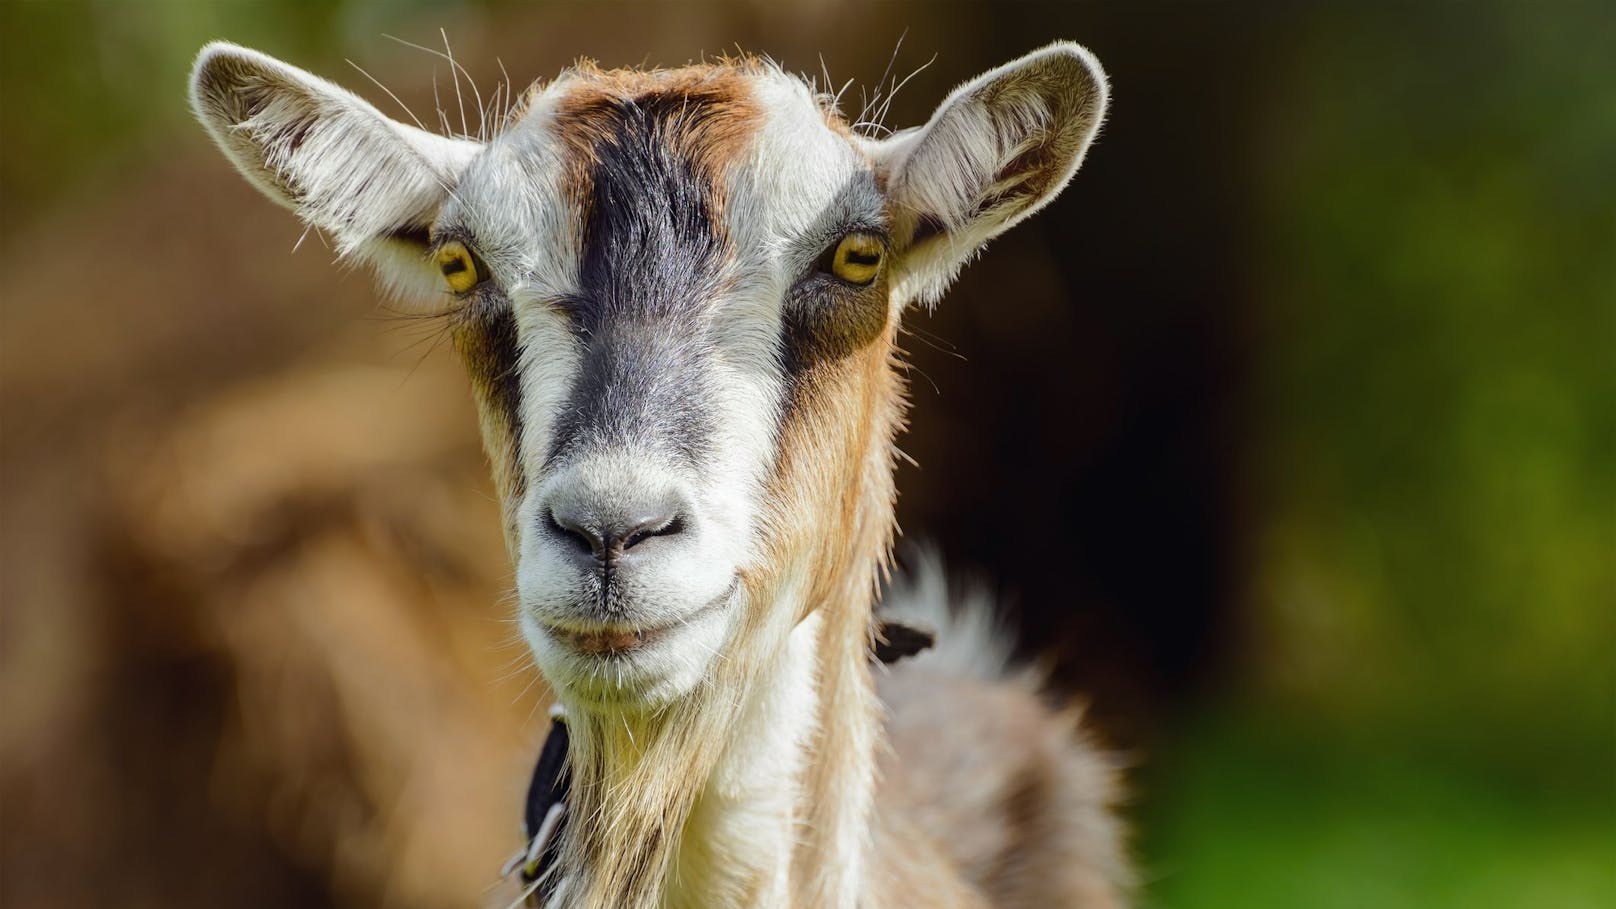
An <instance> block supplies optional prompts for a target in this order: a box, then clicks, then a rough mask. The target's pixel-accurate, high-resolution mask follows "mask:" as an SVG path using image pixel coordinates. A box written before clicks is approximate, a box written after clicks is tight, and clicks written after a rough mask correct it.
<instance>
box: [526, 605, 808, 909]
mask: <svg viewBox="0 0 1616 909" xmlns="http://www.w3.org/2000/svg"><path fill="white" fill-rule="evenodd" d="M746 586H747V589H748V593H749V594H750V596H749V597H748V599H749V602H748V603H747V604H746V605H745V607H744V609H743V616H744V618H743V619H742V621H741V622H740V623H739V626H738V627H737V629H736V632H735V633H734V634H733V635H732V636H731V639H730V640H729V642H728V643H727V644H726V645H725V647H724V649H723V651H722V652H721V655H720V658H719V659H717V660H715V661H714V663H713V669H712V671H711V673H710V674H709V676H708V677H707V678H706V679H704V680H703V681H702V683H701V684H700V685H698V686H697V687H696V688H695V689H694V690H692V691H691V692H690V693H689V694H687V695H685V696H684V697H681V698H679V699H678V700H676V701H674V702H672V703H670V704H667V705H663V706H661V707H659V708H657V709H655V710H647V711H643V712H624V711H620V710H600V709H593V710H591V709H583V710H573V709H569V711H568V717H567V727H568V733H569V737H570V741H571V751H570V754H569V759H570V762H571V772H572V783H571V790H570V793H569V800H570V804H569V805H568V815H569V818H570V820H569V822H568V825H567V834H566V839H565V842H564V844H563V847H562V852H561V858H560V861H559V862H558V863H557V866H556V869H555V871H556V875H557V878H556V880H557V889H556V893H555V899H554V900H553V901H552V904H553V905H558V906H579V907H586V909H607V907H612V909H659V907H662V906H663V905H665V902H664V901H665V896H666V890H667V884H668V881H669V880H670V879H671V876H672V874H673V872H674V869H675V863H676V862H677V861H678V860H679V848H680V845H681V840H682V838H683V833H684V830H685V827H686V824H687V823H688V822H689V820H690V817H691V813H692V810H693V809H694V807H695V805H696V802H697V800H698V799H699V797H700V796H701V793H702V791H703V789H704V788H705V787H706V785H707V783H708V782H709V780H710V779H711V778H712V776H713V773H714V771H715V769H716V768H717V766H718V764H719V762H720V761H721V760H722V759H723V757H724V752H725V748H726V746H727V745H728V743H729V742H730V741H731V740H732V734H733V731H734V730H735V728H736V725H737V723H738V722H739V720H740V717H741V714H742V712H743V711H744V710H745V709H746V705H747V700H748V698H749V697H750V696H751V695H752V693H754V692H755V691H756V690H757V685H758V681H759V678H760V676H761V675H762V673H763V671H764V669H765V667H766V666H767V665H768V662H769V660H768V655H771V654H777V653H778V652H779V651H780V648H782V647H783V646H784V645H785V640H786V637H787V636H788V635H789V633H790V631H791V623H790V622H788V621H782V618H785V617H782V616H770V615H768V612H769V610H767V609H766V608H764V607H763V606H762V604H766V603H768V602H769V600H768V599H763V598H759V596H758V594H759V591H758V590H757V588H756V587H755V586H754V585H753V584H750V583H749V584H747V585H746Z"/></svg>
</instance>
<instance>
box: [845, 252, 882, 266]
mask: <svg viewBox="0 0 1616 909" xmlns="http://www.w3.org/2000/svg"><path fill="white" fill-rule="evenodd" d="M880 261H881V254H880V253H876V252H870V253H861V252H855V251H854V250H851V249H850V250H848V251H847V262H848V264H850V265H874V264H876V263H877V262H880Z"/></svg>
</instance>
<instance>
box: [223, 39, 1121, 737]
mask: <svg viewBox="0 0 1616 909" xmlns="http://www.w3.org/2000/svg"><path fill="white" fill-rule="evenodd" d="M192 101H193V106H194V107H195V109H196V111H197V114H198V116H199V117H200V118H201V120H202V121H203V123H204V125H205V126H206V127H207V128H208V129H209V131H210V132H211V133H212V135H213V137H214V139H215V141H216V142H217V143H218V144H219V146H220V147H221V148H222V149H223V150H224V151H225V153H226V154H227V155H228V156H229V157H230V158H231V160H232V161H233V162H234V163H235V164H236V165H237V167H238V168H240V169H241V170H242V172H243V173H244V174H245V175H246V176H247V177H248V178H249V179H250V180H252V182H254V183H255V184H256V185H258V186H259V188H260V189H263V190H264V191H265V192H266V193H268V194H269V195H270V196H271V197H273V198H275V199H277V200H279V201H281V202H283V203H285V204H287V205H289V206H291V207H293V208H294V209H296V210H297V211H298V212H299V213H300V214H301V215H302V216H303V217H304V218H305V219H306V220H307V221H309V222H310V223H311V224H312V225H314V226H315V227H317V228H320V229H322V230H324V231H326V232H327V233H329V234H330V235H331V236H332V237H333V238H334V239H335V241H336V243H337V245H338V248H339V249H340V250H342V251H343V252H344V253H345V254H350V255H354V256H357V257H362V258H366V259H368V260H370V261H371V262H372V263H374V264H375V265H376V266H377V267H378V270H379V271H380V272H381V274H382V275H383V277H384V279H385V280H386V281H387V283H389V284H390V285H391V286H392V287H393V288H394V289H395V290H397V291H398V292H400V293H402V294H403V295H406V296H414V297H421V298H424V299H427V300H432V301H435V302H434V304H433V305H438V306H441V307H442V308H444V310H445V311H446V313H447V316H446V317H447V318H449V319H452V320H453V324H454V332H453V333H454V337H455V340H456V345H457V347H458V349H459V351H460V353H461V354H462V356H463V358H464V360H465V362H466V365H467V367H468V369H469V371H470V373H471V375H472V378H473V383H474V385H475V388H476V392H477V398H478V403H479V409H480V414H481V420H482V428H483V434H484V439H485V442H486V445H487V448H488V451H489V455H490V459H491V460H492V462H493V467H494V473H495V479H496V484H497V486H498V487H499V491H500V495H501V498H502V505H503V507H504V512H505V518H506V534H507V540H508V541H509V543H510V547H511V550H512V552H513V554H514V556H515V558H516V563H517V587H518V592H519V595H520V597H519V599H520V620H521V626H522V629H523V631H524V633H525V635H526V637H527V639H528V641H529V643H530V644H531V645H532V647H533V649H534V651H535V653H536V655H537V657H538V660H539V663H540V666H541V668H542V669H543V670H544V672H545V674H546V676H547V677H548V678H549V680H550V681H551V682H552V684H554V685H556V687H557V688H558V689H559V690H560V691H561V693H562V694H563V695H564V696H568V697H569V698H570V699H571V700H573V701H574V702H575V703H580V704H617V705H638V706H646V707H655V706H658V705H662V704H665V703H667V702H669V701H671V700H673V699H677V698H680V697H682V696H685V695H687V694H688V693H689V692H691V691H692V689H694V688H696V687H697V686H699V685H700V684H701V683H702V681H703V680H704V679H705V678H707V677H708V676H709V675H710V673H711V670H712V667H713V664H714V661H715V660H717V659H719V658H720V655H721V654H724V653H725V652H726V651H729V650H732V649H733V648H734V646H735V643H734V642H735V641H736V640H737V637H738V635H740V630H741V629H743V628H751V629H756V628H759V627H774V628H777V629H778V628H789V627H791V626H792V625H794V624H795V623H796V622H797V621H799V620H800V619H801V618H802V617H803V616H804V615H805V614H807V613H808V612H811V611H812V609H814V608H816V607H817V605H818V604H815V603H812V602H798V603H796V604H795V605H792V606H790V607H781V606H779V605H778V604H779V602H780V601H781V597H780V596H779V589H780V588H781V587H782V586H786V585H789V584H790V583H791V582H790V580H789V579H790V578H793V577H799V578H800V577H801V576H803V575H804V574H806V573H811V570H812V569H811V566H812V565H813V564H814V560H816V559H824V558H826V557H827V556H828V555H832V554H833V545H834V543H833V541H835V540H836V539H839V538H840V539H847V538H857V539H860V540H866V539H868V540H876V541H881V542H884V539H885V535H886V533H887V531H888V528H886V527H881V528H877V529H875V530H874V531H871V530H870V529H869V528H865V532H863V533H855V532H854V528H852V527H849V526H848V524H849V523H857V522H860V521H864V520H865V516H864V515H863V514H862V513H859V512H857V510H856V509H855V508H854V507H853V506H852V505H850V504H849V503H852V502H855V501H857V500H860V499H861V498H868V497H869V496H871V495H872V494H873V495H875V496H877V497H884V498H887V499H888V500H889V498H890V466H889V462H888V457H889V443H890V437H891V432H892V430H893V428H894V427H895V425H896V423H897V422H898V413H899V410H900V406H901V405H900V399H901V386H900V383H899V382H898V380H897V378H896V376H895V375H894V372H893V369H892V358H893V349H892V338H893V334H894V330H895V325H896V322H897V318H898V316H899V314H900V313H901V311H902V309H903V308H904V307H905V306H906V305H907V304H909V303H910V302H912V301H915V300H921V299H924V300H931V299H935V297H936V296H937V295H938V294H939V293H940V292H941V291H942V289H943V288H944V287H945V286H946V285H947V283H948V282H949V281H950V280H951V279H952V277H953V275H954V273H955V272H956V271H957V270H958V268H959V267H960V265H961V264H962V263H963V262H964V261H965V260H966V259H967V258H968V257H969V256H971V255H973V254H974V253H975V252H976V251H977V250H978V249H979V248H980V247H981V246H982V244H984V243H985V242H986V241H987V240H989V239H991V238H992V237H993V236H995V235H997V234H998V233H999V232H1001V231H1003V230H1004V229H1006V228H1007V227H1009V226H1010V225H1011V224H1013V223H1014V222H1016V221H1018V220H1019V219H1021V218H1023V217H1025V216H1027V215H1028V214H1030V213H1031V212H1032V211H1034V210H1036V209H1037V208H1038V207H1040V206H1042V205H1043V204H1044V203H1046V202H1047V201H1048V200H1049V199H1050V198H1052V197H1053V196H1054V195H1055V194H1056V193H1057V192H1058V191H1059V190H1060V188H1061V187H1062V186H1064V185H1065V183H1066V181H1067V180H1068V179H1069V178H1070V177H1071V175H1072V173H1073V172H1074V171H1075V170H1076V168H1077V165H1078V163H1079V161H1080V160H1081V158H1082V155H1083V152H1084V150H1085V148H1086V146H1087V144H1088V143H1089V141H1090V140H1091V139H1092V137H1093V135H1094V133H1095V131H1096V130H1097V129H1098V126H1099V123H1100V119H1101V116H1102V114H1103V109H1104V104H1105V82H1104V77H1103V76H1102V75H1101V73H1100V70H1099V68H1098V65H1097V64H1096V63H1095V62H1094V60H1093V58H1092V57H1091V56H1089V55H1088V53H1087V52H1086V51H1084V50H1082V49H1081V48H1079V47H1077V46H1076V45H1071V44H1059V45H1054V46H1051V47H1049V48H1045V49H1044V50H1042V51H1038V52H1036V53H1034V54H1031V55H1029V56H1027V57H1024V58H1022V59H1021V60H1018V61H1016V62H1014V63H1012V64H1009V65H1007V66H1005V67H1001V68H999V69H997V70H994V71H992V72H990V73H988V74H986V75H984V76H982V77H980V78H978V79H977V80H974V81H972V82H970V83H967V84H966V85H964V86H962V87H961V88H960V89H959V90H957V91H956V92H955V93H954V94H953V95H951V96H950V97H949V98H948V99H947V100H946V101H945V102H944V104H943V105H942V107H941V108H940V109H939V110H938V112H937V114H936V115H935V116H934V117H933V118H932V120H931V121H930V122H929V123H928V124H927V125H925V126H924V127H921V128H919V129H916V130H910V131H907V132H904V133H898V134H895V135H892V136H890V137H888V138H885V139H882V140H879V141H877V140H871V139H867V138H864V137H861V136H859V135H857V134H855V133H854V132H853V131H852V130H851V129H849V128H848V126H847V124H846V123H845V121H843V120H842V119H841V118H840V116H839V115H838V114H837V113H836V112H835V111H834V105H833V104H832V103H831V102H830V100H829V99H827V98H825V97H824V96H819V95H815V94H814V93H813V91H811V89H810V88H809V86H808V85H806V84H805V83H804V82H802V81H801V80H799V79H797V78H796V77H793V76H790V75H787V74H786V73H784V72H782V71H781V70H780V69H778V68H777V67H775V66H773V65H772V64H768V63H764V62H759V61H752V60H743V61H735V62H725V63H721V64H709V65H701V66H694V67H687V68H684V69H677V70H659V71H651V72H638V71H600V70H596V69H594V68H592V67H587V66H584V67H579V68H577V69H574V70H571V71H569V72H568V73H566V74H564V75H563V76H562V78H560V79H559V80H557V81H556V82H554V83H551V84H550V85H549V86H547V87H544V88H536V89H534V90H532V91H531V92H530V93H529V95H528V97H527V99H526V101H525V103H524V104H523V105H522V106H521V108H520V109H519V110H517V111H515V112H513V113H512V114H511V115H509V116H508V117H507V120H506V123H505V124H504V125H503V127H502V128H501V129H500V130H499V131H498V132H497V134H496V135H494V136H492V137H491V138H489V139H487V141H473V140H471V139H469V138H446V137H442V136H437V135H433V134H430V133H426V132H424V131H421V130H418V129H415V128H412V127H408V126H405V125H403V124H399V123H397V122H394V121H391V120H388V119H387V118H385V117H383V116H382V115H381V114H380V113H378V112H377V111H376V110H375V109H374V108H372V107H371V106H370V105H368V104H366V103H365V102H363V101H361V100H359V99H358V98H356V97H354V96H353V95H351V94H349V93H347V92H345V91H343V90H342V89H340V88H337V87H336V86H334V85H331V84H330V83H327V82H324V81H323V80H320V79H318V78H316V77H313V76H311V75H309V74H307V73H304V72H302V71H301V70H297V69H295V68H293V67H290V66H287V65H286V64H283V63H280V62H278V61H275V60H273V59H271V58H268V57H264V56H263V55H261V54H257V53H255V52H252V51H248V50H245V49H242V48H237V47H233V46H230V45H210V47H209V48H207V49H206V50H204V52H203V55H202V57H201V58H200V59H199V61H198V63H197V68H196V71H195V73H194V75H193V83H192ZM888 504H889V502H888ZM882 520H886V521H889V520H890V515H889V514H887V515H885V516H884V517H883V518H882ZM872 534H873V535H872ZM770 609H773V610H774V612H775V613H779V614H761V612H760V611H767V610H770ZM773 639H774V640H779V636H778V635H776V636H774V638H773Z"/></svg>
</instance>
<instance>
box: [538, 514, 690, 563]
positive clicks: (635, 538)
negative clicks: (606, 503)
mask: <svg viewBox="0 0 1616 909" xmlns="http://www.w3.org/2000/svg"><path fill="white" fill-rule="evenodd" d="M548 517H549V522H550V529H551V530H553V531H555V532H556V533H558V534H559V535H560V536H561V537H562V539H564V540H565V541H567V542H569V543H571V544H572V549H573V551H574V552H576V553H577V554H578V555H579V556H587V557H590V558H592V559H593V560H594V561H595V562H597V563H599V564H601V565H610V564H612V563H613V562H616V561H617V560H619V559H621V558H623V556H624V555H625V554H626V553H627V552H628V551H629V550H631V549H633V548H635V547H636V546H639V545H640V544H641V543H644V542H645V541H646V540H649V539H651V538H653V537H671V536H676V535H678V534H681V533H683V532H684V530H685V521H684V518H683V517H682V516H681V515H680V514H679V510H678V509H677V508H674V507H653V508H637V509H623V510H619V511H615V512H603V511H600V510H596V509H591V508H587V507H584V506H582V505H580V504H578V503H568V504H561V503H557V504H555V505H552V506H551V507H550V508H549V513H548Z"/></svg>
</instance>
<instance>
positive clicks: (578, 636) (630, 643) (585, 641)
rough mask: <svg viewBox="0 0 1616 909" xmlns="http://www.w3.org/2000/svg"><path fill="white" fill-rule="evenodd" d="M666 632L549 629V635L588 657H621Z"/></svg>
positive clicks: (610, 629)
mask: <svg viewBox="0 0 1616 909" xmlns="http://www.w3.org/2000/svg"><path fill="white" fill-rule="evenodd" d="M666 631H667V629H666V628H596V629H592V630H590V631H568V630H566V629H562V628H551V629H550V633H551V634H553V635H555V636H556V637H557V638H559V639H560V640H561V641H562V642H564V643H565V644H567V646H569V647H571V648H572V649H573V650H576V651H578V652H579V653H587V654H589V655H590V656H621V655H623V654H629V653H633V652H634V651H636V650H639V649H640V648H641V647H644V646H645V645H646V644H648V643H650V642H652V641H654V640H656V639H657V638H659V637H661V636H662V634H663V633H664V632H666Z"/></svg>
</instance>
